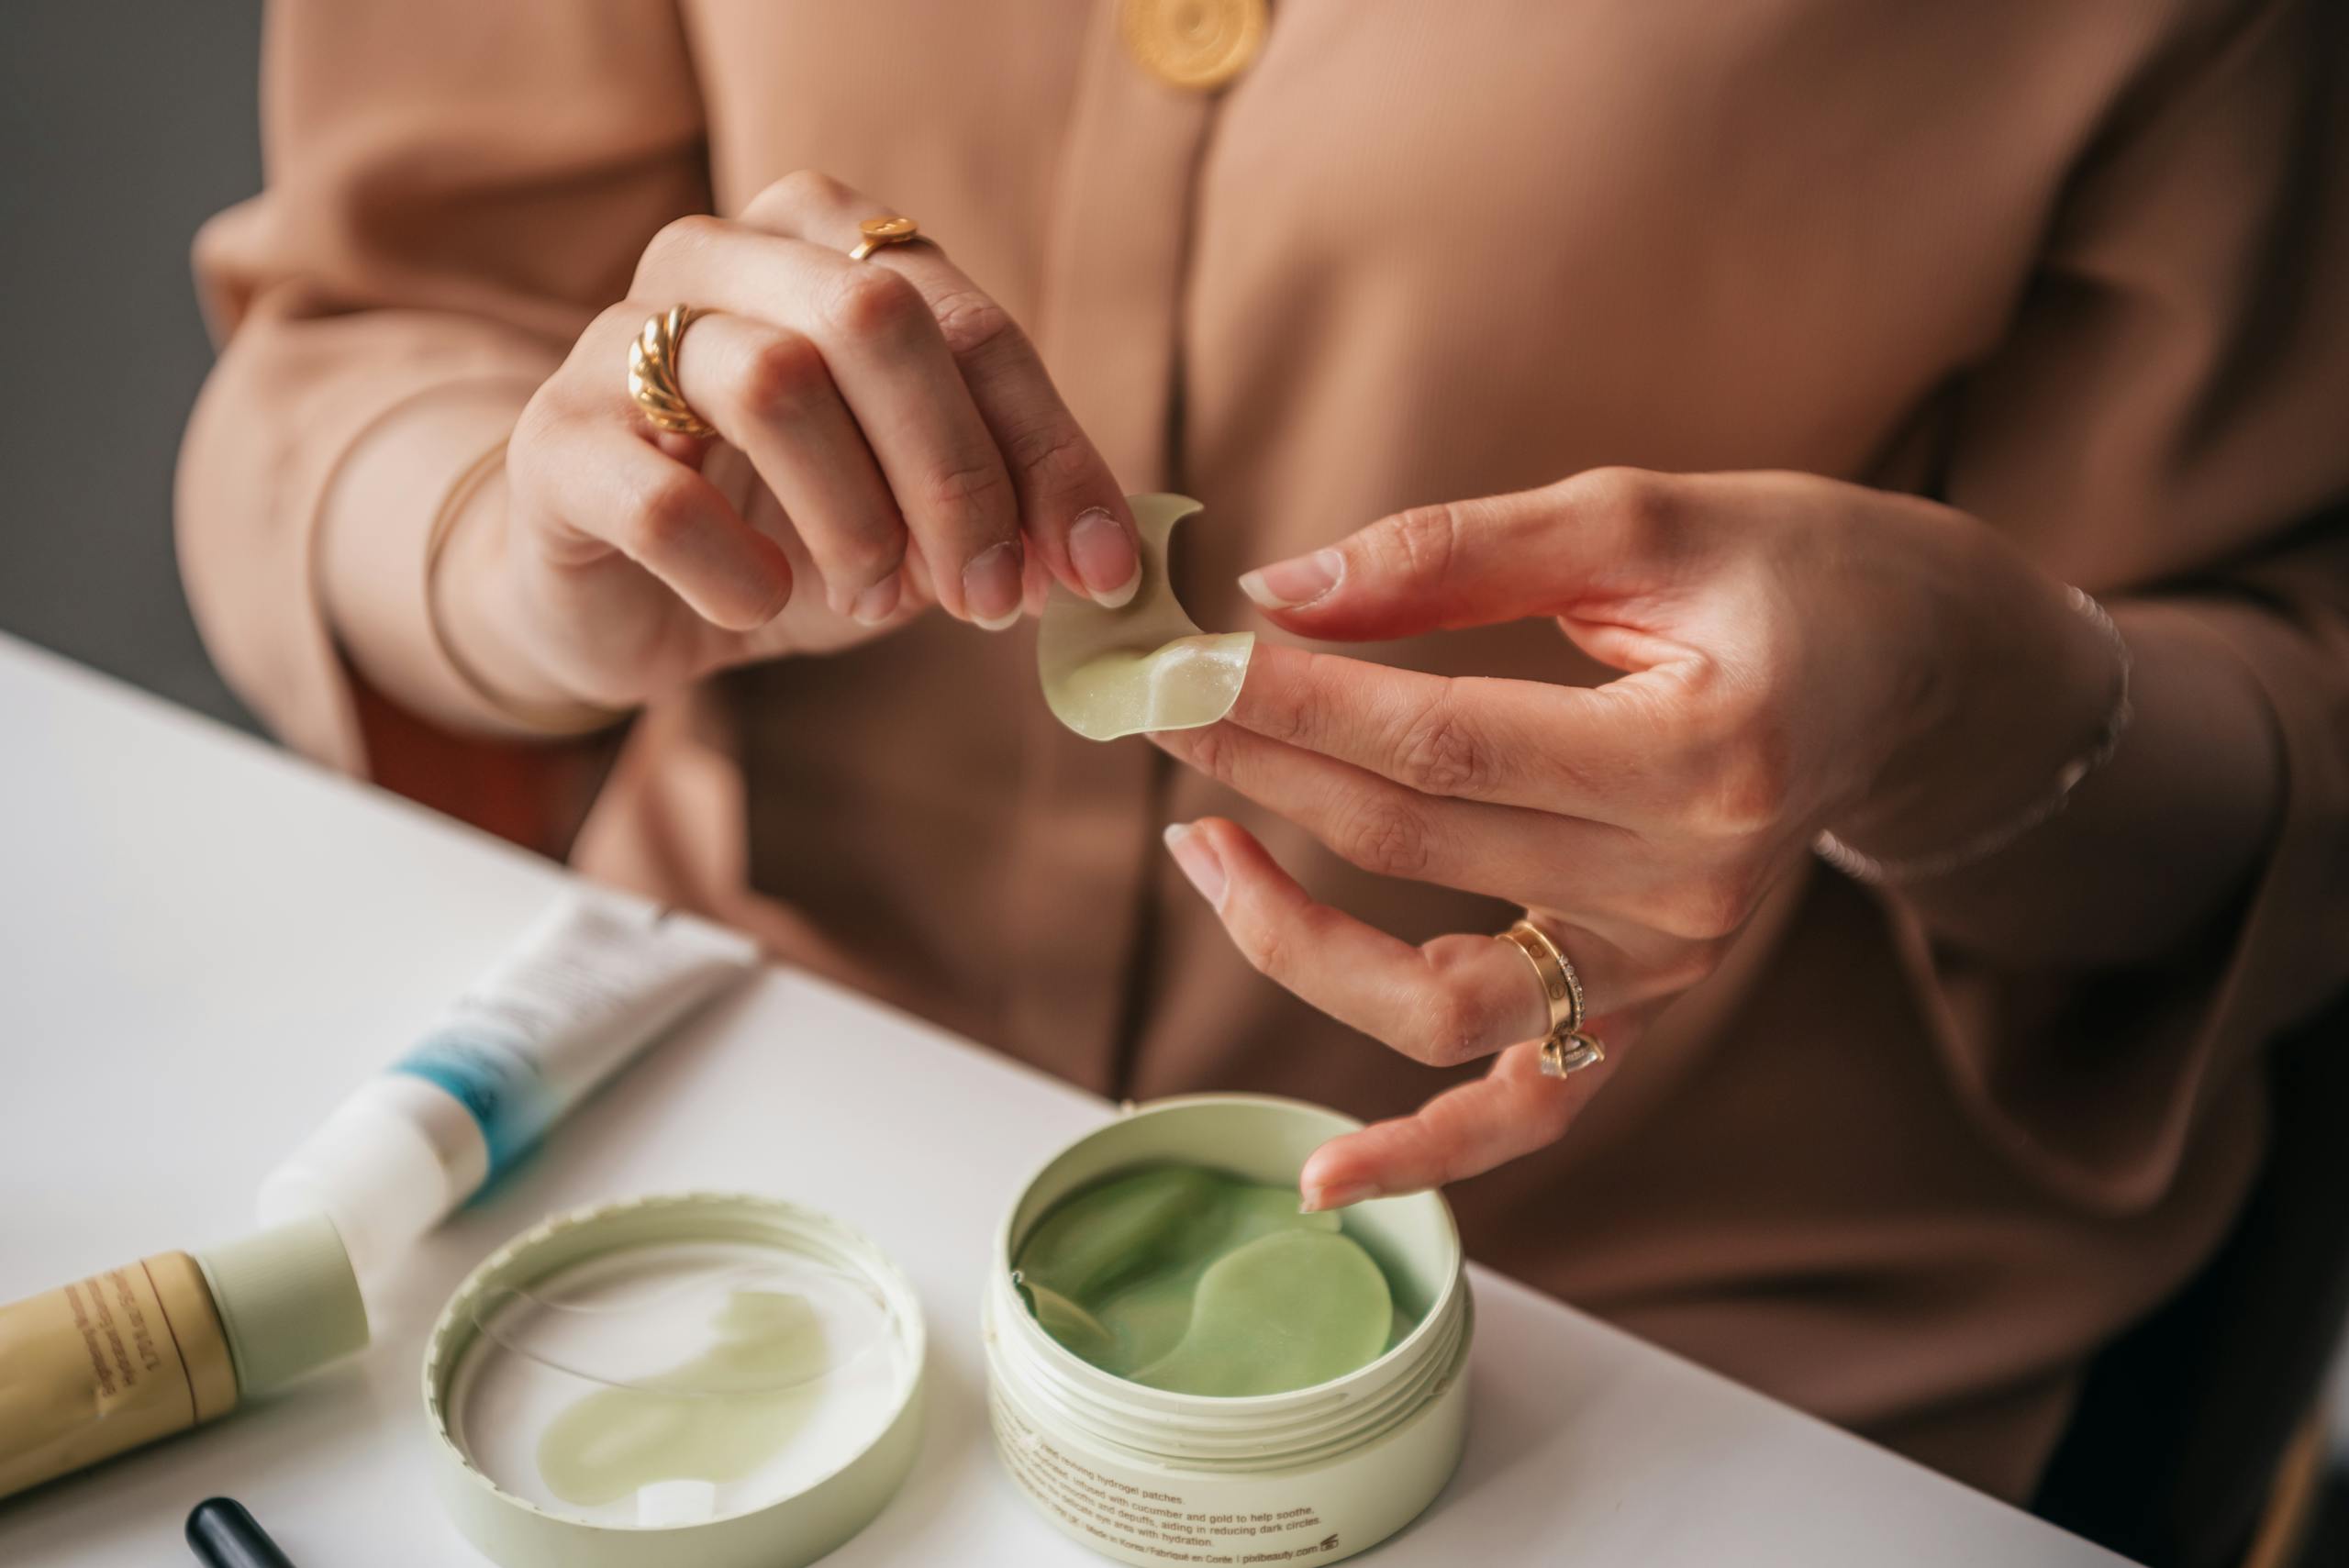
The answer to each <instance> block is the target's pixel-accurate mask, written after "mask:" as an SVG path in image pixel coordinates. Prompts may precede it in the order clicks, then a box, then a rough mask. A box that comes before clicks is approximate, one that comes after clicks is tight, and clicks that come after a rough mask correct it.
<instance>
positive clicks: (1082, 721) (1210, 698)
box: [1036, 495, 1256, 740]
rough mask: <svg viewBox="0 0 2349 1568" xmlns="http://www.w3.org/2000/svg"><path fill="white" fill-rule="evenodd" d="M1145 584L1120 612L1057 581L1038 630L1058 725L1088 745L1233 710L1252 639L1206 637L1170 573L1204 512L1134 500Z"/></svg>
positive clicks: (1177, 502)
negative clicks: (1175, 553) (1178, 530)
mask: <svg viewBox="0 0 2349 1568" xmlns="http://www.w3.org/2000/svg"><path fill="white" fill-rule="evenodd" d="M1126 500H1127V502H1128V503H1129V504H1130V506H1132V507H1133V513H1134V528H1135V530H1136V534H1137V542H1138V543H1139V545H1140V546H1141V584H1139V585H1138V586H1137V587H1136V589H1135V591H1134V596H1133V598H1132V599H1131V600H1130V601H1129V602H1128V603H1127V604H1125V605H1123V606H1120V607H1119V608H1117V609H1109V608H1108V607H1106V606H1101V605H1097V604H1095V603H1094V602H1093V601H1092V600H1090V599H1085V598H1080V597H1078V596H1077V595H1074V594H1072V593H1070V592H1069V591H1068V590H1067V589H1066V588H1064V587H1063V586H1061V585H1060V584H1057V583H1055V584H1052V597H1051V599H1050V600H1049V601H1048V602H1047V603H1046V604H1045V606H1044V614H1043V617H1042V619H1041V621H1040V622H1039V623H1038V625H1037V629H1036V678H1037V680H1038V681H1039V682H1040V683H1041V684H1042V686H1043V688H1044V701H1045V703H1046V704H1047V705H1048V706H1050V707H1051V708H1052V717H1055V718H1057V719H1059V720H1060V721H1061V722H1062V723H1063V724H1065V725H1067V726H1068V727H1069V728H1071V729H1074V731H1076V733H1078V734H1079V735H1082V736H1084V737H1085V739H1086V740H1116V739H1118V738H1119V736H1121V735H1139V734H1141V733H1143V732H1144V731H1147V730H1160V729H1196V728H1198V727H1199V726H1200V725H1203V724H1213V723H1214V722H1216V720H1218V719H1219V718H1221V717H1223V716H1224V715H1225V714H1227V713H1230V711H1231V705H1232V704H1233V703H1234V702H1236V701H1238V700H1239V697H1240V687H1241V683H1242V682H1243V681H1245V680H1246V679H1247V678H1248V660H1249V657H1250V655H1251V654H1252V653H1253V652H1254V651H1255V648H1256V634H1255V633H1254V632H1252V631H1232V632H1221V633H1209V632H1204V631H1201V630H1200V629H1199V628H1198V626H1197V624H1196V623H1195V622H1194V621H1193V620H1192V619H1191V617H1190V616H1189V615H1188V614H1187V613H1186V611H1185V610H1184V608H1183V604H1182V601H1181V600H1179V599H1177V598H1176V597H1175V584H1174V583H1173V581H1172V580H1171V579H1170V578H1169V577H1168V575H1167V570H1166V558H1167V549H1168V542H1167V541H1168V539H1169V538H1170V537H1171V536H1172V535H1173V533H1174V531H1175V524H1176V523H1178V522H1180V521H1182V520H1183V519H1184V518H1185V517H1189V516H1190V515H1191V514H1193V513H1194V512H1197V511H1198V510H1199V504H1198V503H1197V501H1194V500H1192V499H1191V498H1190V497H1189V496H1187V495H1129V496H1127V497H1126Z"/></svg>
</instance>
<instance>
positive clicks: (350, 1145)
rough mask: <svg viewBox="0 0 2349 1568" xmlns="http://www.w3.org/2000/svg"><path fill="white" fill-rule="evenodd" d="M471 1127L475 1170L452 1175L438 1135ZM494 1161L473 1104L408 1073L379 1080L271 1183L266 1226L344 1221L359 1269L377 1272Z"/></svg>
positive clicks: (263, 1203)
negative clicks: (436, 1127) (439, 1128)
mask: <svg viewBox="0 0 2349 1568" xmlns="http://www.w3.org/2000/svg"><path fill="white" fill-rule="evenodd" d="M452 1122H453V1123H459V1124H462V1126H461V1127H458V1128H457V1129H455V1130H456V1132H457V1133H459V1134H461V1135H470V1136H471V1138H472V1140H473V1148H472V1149H471V1150H469V1151H467V1153H469V1154H470V1156H471V1159H470V1161H469V1162H467V1163H468V1166H469V1168H468V1169H467V1170H465V1171H463V1172H462V1173H452V1172H451V1170H449V1169H448V1167H447V1166H446V1165H445V1164H444V1162H443V1161H442V1158H441V1155H440V1151H439V1150H438V1149H437V1148H436V1147H435V1145H434V1142H433V1140H432V1137H431V1135H430V1134H429V1132H427V1131H426V1130H425V1129H426V1128H427V1127H429V1126H431V1125H433V1124H435V1123H452ZM487 1168H488V1152H487V1150H486V1148H485V1146H483V1145H482V1144H481V1142H480V1133H479V1132H478V1131H477V1130H476V1129H474V1128H473V1122H472V1119H471V1118H470V1116H469V1114H468V1113H467V1112H466V1110H465V1108H464V1107H463V1106H461V1105H459V1104H458V1103H457V1102H456V1101H455V1100H454V1099H453V1098H451V1096H450V1095H449V1094H448V1093H447V1092H446V1091H444V1090H442V1089H441V1088H440V1087H439V1086H437V1085H435V1084H428V1083H426V1082H425V1081H424V1080H423V1079H421V1078H414V1077H410V1076H408V1075H406V1074H405V1073H385V1074H383V1075H382V1076H380V1077H377V1078H374V1079H371V1080H370V1081H369V1082H368V1083H367V1084H365V1085H363V1086H362V1089H361V1090H360V1092H359V1093H358V1094H356V1095H352V1096H351V1098H350V1099H348V1100H345V1101H344V1102H343V1103H342V1104H341V1105H340V1106H337V1107H336V1109H335V1111H334V1114H333V1115H331V1116H329V1117H328V1118H327V1119H326V1121H325V1122H324V1123H322V1124H321V1125H320V1126H319V1128H318V1129H317V1131H315V1132H313V1133H312V1134H311V1135H310V1136H309V1137H308V1138H306V1139H304V1140H302V1144H301V1147H299V1148H298V1149H296V1150H295V1151H294V1152H293V1154H292V1155H291V1156H290V1157H289V1158H288V1159H287V1160H286V1162H284V1164H283V1165H280V1166H279V1167H278V1168H277V1169H276V1170H275V1171H273V1172H271V1173H270V1174H269V1176H268V1178H267V1179H266V1180H265V1181H263V1182H262V1185H261V1194H260V1200H259V1203H258V1205H257V1208H258V1218H260V1220H261V1222H262V1224H263V1225H280V1224H283V1223H284V1222H285V1221H287V1220H289V1219H294V1218H299V1217H301V1216H303V1215H309V1214H324V1215H326V1216H328V1218H331V1219H332V1220H333V1221H334V1225H335V1229H336V1230H337V1231H338V1232H339V1233H340V1235H341V1237H342V1243H343V1246H344V1248H345V1249H346V1250H347V1251H349V1252H350V1254H351V1267H352V1268H353V1269H355V1270H357V1271H358V1272H359V1273H360V1274H361V1275H362V1276H363V1277H366V1278H368V1279H373V1278H375V1277H376V1276H377V1275H378V1274H380V1273H383V1272H384V1271H385V1270H386V1269H387V1268H388V1267H389V1266H391V1265H392V1264H394V1263H395V1262H397V1261H398V1259H399V1258H400V1257H401V1256H402V1255H403V1254H404V1253H406V1251H407V1249H408V1247H409V1246H410V1245H411V1244H413V1243H414V1242H415V1240H416V1239H417V1237H419V1236H421V1235H423V1234H424V1233H425V1232H426V1231H428V1230H429V1229H432V1227H433V1226H434V1225H436V1224H437V1223H439V1222H440V1217H441V1216H442V1215H444V1214H446V1213H448V1212H449V1210H450V1209H451V1208H452V1207H455V1206H456V1204H457V1203H458V1201H459V1200H460V1199H462V1197H464V1195H466V1194H467V1193H469V1192H471V1191H472V1190H473V1186H474V1185H476V1184H478V1183H479V1182H480V1180H481V1178H482V1175H483V1174H484V1173H485V1172H486V1170H487Z"/></svg>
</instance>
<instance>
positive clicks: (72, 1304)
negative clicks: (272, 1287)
mask: <svg viewBox="0 0 2349 1568" xmlns="http://www.w3.org/2000/svg"><path fill="white" fill-rule="evenodd" d="M236 1407H237V1373H236V1368H235V1366H234V1364H233V1363H232V1362H231V1360H230V1358H229V1353H228V1334H227V1331H226V1330H225V1329H223V1328H222V1326H221V1322H220V1314H219V1313H218V1311H217V1310H216V1309H215V1308H214V1307H213V1305H212V1292H211V1290H210V1288H209V1287H208V1286H207V1285H206V1284H205V1280H204V1271H203V1269H201V1268H200V1267H198V1266H197V1263H196V1261H195V1259H194V1258H192V1257H190V1256H188V1254H186V1253H185V1252H160V1253H158V1254H156V1255H155V1256H154V1257H151V1258H142V1259H141V1260H139V1262H135V1263H132V1264H129V1265H128V1266H127V1267H124V1268H119V1269H109V1270H107V1271H106V1273H100V1274H93V1275H91V1276H90V1277H89V1278H88V1279H84V1280H76V1281H74V1282H73V1283H72V1284H69V1285H66V1286H64V1287H63V1288H61V1289H59V1290H52V1291H50V1292H49V1293H48V1294H47V1295H44V1296H33V1297H30V1298H29V1299H28V1300H24V1301H18V1302H15V1303H12V1304H10V1305H8V1306H6V1307H0V1497H5V1496H9V1495H10V1494H12V1493H16V1492H21V1491H23V1490H24V1489H25V1488H26V1487H28V1486H34V1485H39V1484H40V1483H41V1482H43V1481H47V1480H48V1479H50V1477H51V1476H55V1475H62V1474H64V1473H66V1472H67V1471H70V1470H79V1469H81V1468H82V1467H83V1465H85V1464H95V1463H96V1462H98V1461H99V1460H102V1459H106V1458H110V1457H112V1456H113V1455H115V1454H117V1453H120V1452H122V1451H125V1450H126V1449H133V1448H137V1447H139V1445H140V1444H142V1443H150V1442H153V1441H154V1440H156V1439H157V1438H161V1437H168V1436H170V1435H171V1434H172V1433H173V1432H177V1431H184V1430H185V1429H187V1428H189V1427H193V1426H195V1425H196V1424H197V1423H199V1422H202V1421H209V1420H211V1419H213V1418H216V1417H219V1416H225V1415H227V1414H228V1412H229V1411H230V1410H233V1409H235V1408H236Z"/></svg>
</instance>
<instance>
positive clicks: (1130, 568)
mask: <svg viewBox="0 0 2349 1568" xmlns="http://www.w3.org/2000/svg"><path fill="white" fill-rule="evenodd" d="M1068 558H1069V561H1070V562H1071V563H1072V564H1074V566H1075V567H1076V574H1077V576H1078V577H1079V578H1081V579H1082V580H1083V581H1084V583H1085V592H1086V593H1088V594H1090V595H1093V602H1094V603H1095V604H1097V605H1102V606H1107V607H1108V608H1109V609H1113V610H1114V609H1119V608H1122V607H1123V606H1126V605H1128V604H1130V603H1131V602H1132V600H1133V596H1134V593H1135V590H1137V589H1139V588H1140V587H1141V551H1140V550H1136V549H1135V548H1134V536H1133V535H1132V533H1130V531H1128V529H1127V528H1126V526H1125V524H1123V523H1121V522H1119V521H1118V519H1117V518H1115V517H1111V516H1110V515H1109V513H1108V508H1106V507H1102V506H1095V507H1093V508H1091V509H1090V510H1088V511H1085V512H1084V513H1082V514H1080V515H1079V516H1078V517H1077V519H1076V526H1075V527H1074V528H1071V529H1069V531H1068Z"/></svg>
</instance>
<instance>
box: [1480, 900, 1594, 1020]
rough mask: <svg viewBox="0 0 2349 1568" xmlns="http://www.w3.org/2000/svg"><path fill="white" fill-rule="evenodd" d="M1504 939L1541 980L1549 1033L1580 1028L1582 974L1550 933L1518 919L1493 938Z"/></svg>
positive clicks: (1529, 922) (1529, 921) (1535, 977)
mask: <svg viewBox="0 0 2349 1568" xmlns="http://www.w3.org/2000/svg"><path fill="white" fill-rule="evenodd" d="M1496 940H1499V941H1504V942H1507V943H1508V944H1509V946H1511V947H1513V948H1515V949H1516V950H1517V951H1520V952H1521V953H1523V954H1524V955H1525V962H1528V963H1530V964H1531V965H1532V966H1533V978H1534V979H1536V980H1538V981H1540V982H1541V983H1542V1001H1544V1002H1545V1003H1547V1004H1548V1005H1549V1008H1550V1033H1551V1034H1552V1035H1553V1037H1554V1036H1557V1035H1567V1034H1572V1033H1574V1032H1575V1030H1577V1029H1581V1028H1582V976H1581V975H1579V974H1576V973H1575V966H1574V965H1573V964H1572V963H1569V962H1567V961H1566V955H1565V954H1564V953H1563V952H1561V951H1558V944H1557V943H1555V942H1553V941H1552V940H1550V933H1549V932H1547V931H1545V930H1543V929H1542V928H1541V927H1539V926H1537V925H1535V924H1534V923H1533V922H1532V921H1531V920H1520V921H1519V922H1517V924H1515V925H1513V926H1511V927H1510V928H1509V929H1508V930H1506V931H1503V932H1502V933H1501V934H1500V936H1499V937H1498V938H1497V939H1496Z"/></svg>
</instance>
